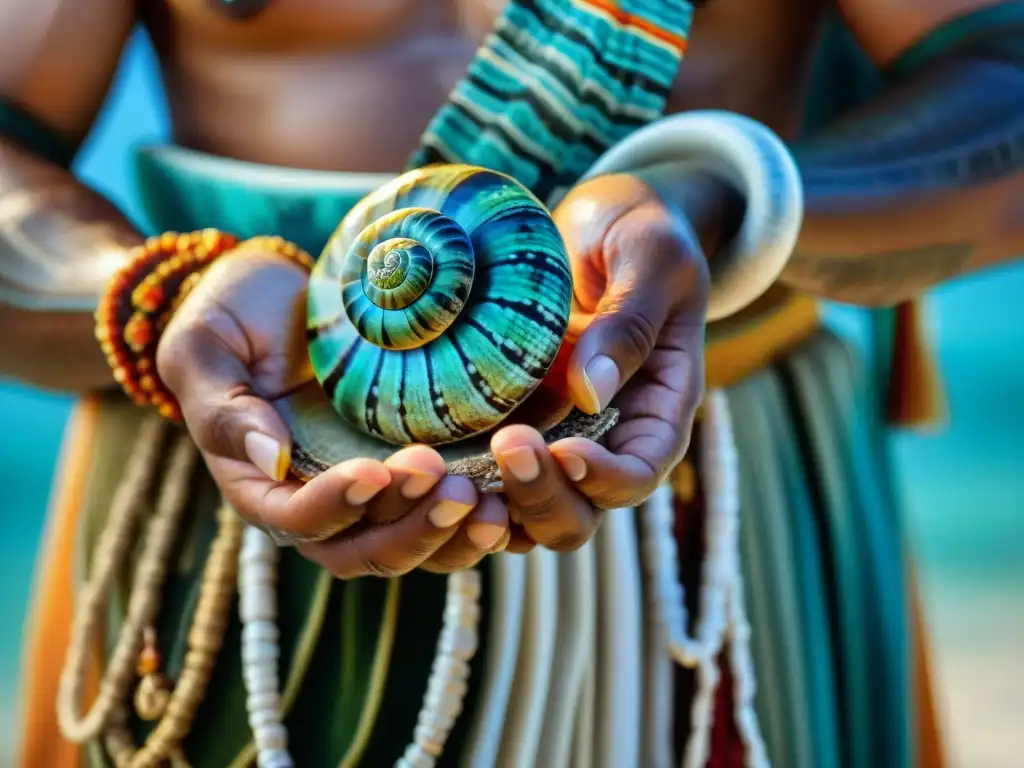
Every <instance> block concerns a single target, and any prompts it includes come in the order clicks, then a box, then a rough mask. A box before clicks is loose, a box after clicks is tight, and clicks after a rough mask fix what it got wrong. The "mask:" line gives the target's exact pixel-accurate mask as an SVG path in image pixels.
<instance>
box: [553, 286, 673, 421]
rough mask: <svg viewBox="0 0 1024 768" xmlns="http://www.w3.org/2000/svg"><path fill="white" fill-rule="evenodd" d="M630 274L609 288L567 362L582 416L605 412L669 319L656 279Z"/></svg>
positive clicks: (663, 297) (666, 300)
mask: <svg viewBox="0 0 1024 768" xmlns="http://www.w3.org/2000/svg"><path fill="white" fill-rule="evenodd" d="M624 271H625V270H624ZM629 274H630V276H629V277H628V278H627V279H626V280H613V281H612V282H611V283H610V284H609V285H608V287H607V289H606V291H605V294H604V296H603V298H602V299H601V302H600V303H599V304H598V307H597V311H596V313H595V315H594V317H593V319H592V320H591V321H590V323H589V324H588V326H587V328H586V330H585V331H584V332H583V334H582V335H581V336H580V339H579V341H578V342H577V344H576V349H575V350H574V352H573V356H572V359H571V360H570V362H569V374H568V379H569V389H570V391H571V392H572V398H573V402H574V403H575V404H576V406H577V407H578V408H579V409H580V410H581V411H583V412H585V413H591V414H597V413H600V412H601V411H603V410H604V409H605V408H607V407H608V403H610V402H611V400H612V398H613V397H614V396H615V394H616V393H617V392H618V391H619V389H621V388H622V386H623V385H624V384H625V383H626V382H627V381H629V379H630V378H631V377H632V376H633V374H634V373H636V372H637V370H638V369H639V368H640V366H641V365H643V363H644V361H645V360H646V359H647V358H648V357H649V356H650V354H651V352H653V351H654V346H655V344H656V342H657V340H658V336H659V334H660V333H661V329H662V327H663V326H664V325H665V321H666V320H667V318H668V314H669V310H670V302H669V299H668V297H667V296H666V291H665V290H664V289H663V288H660V287H658V283H657V280H656V279H655V277H654V276H653V275H649V276H648V275H645V274H644V273H643V272H638V271H629Z"/></svg>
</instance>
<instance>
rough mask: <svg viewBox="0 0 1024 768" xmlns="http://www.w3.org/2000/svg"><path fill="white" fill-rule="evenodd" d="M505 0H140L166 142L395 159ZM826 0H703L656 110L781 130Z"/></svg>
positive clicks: (793, 109)
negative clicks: (160, 82) (725, 113)
mask: <svg viewBox="0 0 1024 768" xmlns="http://www.w3.org/2000/svg"><path fill="white" fill-rule="evenodd" d="M504 2H505V0H269V2H268V3H267V5H266V7H265V9H264V10H263V11H262V12H260V13H259V14H257V15H256V16H254V17H252V18H249V19H246V20H239V19H233V18H232V17H231V16H230V15H229V14H228V13H226V12H225V11H224V10H221V9H220V8H218V7H217V4H216V3H214V2H211V0H152V4H151V5H150V6H148V7H146V12H147V20H148V22H149V24H148V25H149V27H150V30H151V34H152V36H153V38H154V42H155V44H156V48H157V51H158V55H159V57H160V60H161V64H162V68H163V72H164V78H165V82H166V86H167V93H168V98H169V103H170V108H171V119H172V124H173V130H174V134H175V138H176V140H177V141H178V142H180V143H182V144H184V145H186V146H190V147H192V148H195V149H199V150H202V151H206V152H211V153H213V154H218V155H222V156H227V157H234V158H238V159H244V160H250V161H254V162H261V163H267V164H273V165H286V166H291V167H298V168H322V169H332V170H349V171H375V172H391V171H395V170H398V169H400V168H401V167H402V166H403V165H404V164H405V161H406V160H407V158H408V156H409V154H410V153H411V151H412V150H413V149H414V148H415V147H416V144H417V140H418V138H419V136H420V134H421V132H422V131H423V129H424V127H425V126H426V124H427V122H428V121H429V119H430V118H431V117H432V116H433V114H434V113H435V112H436V110H437V109H438V107H439V106H440V105H441V104H442V103H443V102H444V100H445V97H446V96H447V95H448V93H449V92H450V90H451V88H452V87H453V85H454V84H455V83H456V82H457V81H458V80H459V79H460V78H461V77H462V75H463V74H464V73H465V71H466V67H467V65H468V64H469V62H470V60H471V58H472V56H473V54H474V52H475V50H476V49H477V47H478V45H479V44H480V41H481V40H482V39H483V37H484V36H485V35H486V33H487V32H488V30H489V29H490V28H491V26H492V24H493V22H494V20H495V18H496V16H497V15H498V14H499V13H500V12H501V8H502V6H503V5H504ZM823 5H824V0H711V1H710V2H709V3H708V4H707V6H706V7H705V8H702V9H699V10H698V11H697V12H696V14H695V18H694V22H693V29H692V33H691V40H690V47H689V50H688V53H687V56H686V59H685V61H684V63H683V66H682V67H681V69H680V72H679V74H678V77H677V80H676V84H675V87H674V89H673V92H672V94H671V97H670V101H669V105H668V111H669V112H677V111H682V110H689V109H711V108H714V109H727V110H731V111H734V112H740V113H743V114H747V115H749V116H751V117H754V118H756V119H758V120H760V121H762V122H764V123H765V124H767V125H769V126H770V127H772V128H773V129H775V130H776V131H777V132H779V133H780V134H781V135H783V136H786V137H790V136H792V135H793V133H794V131H795V130H796V127H797V125H798V121H799V113H800V102H801V100H802V91H803V88H804V85H805V80H806V72H807V69H808V64H809V60H810V56H811V53H812V49H813V45H814V39H815V34H816V30H817V27H818V22H819V20H820V11H821V9H822V7H823Z"/></svg>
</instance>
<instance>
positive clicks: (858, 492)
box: [728, 330, 911, 768]
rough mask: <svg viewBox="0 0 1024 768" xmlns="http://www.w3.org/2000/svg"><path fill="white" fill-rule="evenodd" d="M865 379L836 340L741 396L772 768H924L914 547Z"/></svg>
mask: <svg viewBox="0 0 1024 768" xmlns="http://www.w3.org/2000/svg"><path fill="white" fill-rule="evenodd" d="M866 381H867V380H866V377H865V372H864V369H863V367H862V364H861V363H860V361H859V358H858V356H857V355H856V354H855V353H854V352H853V351H852V350H851V349H850V348H849V347H848V346H847V345H846V344H844V343H843V342H842V341H840V340H839V339H838V337H836V336H835V335H833V334H832V333H830V332H828V331H824V330H823V331H820V332H819V333H818V334H817V335H816V336H815V337H813V338H812V339H810V340H809V341H808V342H806V343H805V344H803V345H802V346H801V347H799V348H798V349H797V350H795V351H794V352H793V353H792V354H791V355H789V356H787V357H786V358H785V359H783V360H781V361H779V362H778V363H777V364H776V365H775V366H773V367H772V368H770V369H768V370H766V371H763V372H761V373H759V374H757V375H755V376H753V377H751V378H749V379H747V380H746V381H744V382H742V383H740V384H738V385H736V386H735V387H733V388H731V389H730V390H729V392H728V395H729V401H730V405H731V408H732V411H733V421H734V429H735V434H736V443H737V448H738V451H739V458H740V484H741V527H740V531H741V562H742V573H743V576H744V582H745V590H746V596H747V603H748V605H749V611H750V624H751V628H752V635H751V653H752V656H753V660H754V664H755V670H756V674H757V676H758V684H757V693H756V700H755V706H756V709H757V712H758V717H759V720H760V722H761V727H762V732H763V734H764V737H765V740H766V743H767V746H768V750H769V756H770V758H771V761H772V764H773V765H780V766H781V765H784V766H787V768H790V767H792V768H798V767H799V766H807V768H818V766H855V767H857V768H860V767H863V768H874V766H881V765H884V766H905V765H910V764H911V747H910V723H911V708H910V702H909V699H908V696H909V691H908V683H909V678H908V659H909V646H908V642H909V639H908V634H907V615H908V613H907V612H908V606H907V604H906V598H905V596H906V585H905V582H904V576H903V567H904V562H903V553H902V546H901V543H902V538H901V534H900V531H899V527H898V524H897V518H896V514H895V509H894V507H893V505H892V503H891V495H890V494H888V493H886V492H885V489H886V487H887V486H886V480H887V478H886V477H885V476H884V475H880V474H879V472H878V471H876V469H877V467H876V466H875V457H874V455H873V448H874V445H875V443H874V434H875V432H874V431H873V430H872V428H871V425H870V421H869V420H868V419H867V418H866V416H865V409H864V402H863V401H864V396H865V395H866V394H867V392H869V391H870V390H868V389H867V388H866V387H865V386H864V385H865V383H866Z"/></svg>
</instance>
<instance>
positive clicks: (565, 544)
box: [545, 529, 591, 552]
mask: <svg viewBox="0 0 1024 768" xmlns="http://www.w3.org/2000/svg"><path fill="white" fill-rule="evenodd" d="M590 536H591V532H590V531H583V530H580V529H574V530H566V531H562V532H560V533H558V534H555V535H554V536H552V537H551V539H550V540H549V541H548V542H547V543H546V545H545V546H546V547H547V548H548V549H551V550H554V551H555V552H575V551H576V550H577V549H579V548H580V547H582V546H583V545H584V544H586V543H587V542H588V541H590Z"/></svg>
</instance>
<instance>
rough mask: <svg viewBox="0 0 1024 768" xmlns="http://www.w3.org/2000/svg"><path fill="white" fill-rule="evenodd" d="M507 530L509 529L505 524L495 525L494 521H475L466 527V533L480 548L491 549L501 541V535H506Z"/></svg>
mask: <svg viewBox="0 0 1024 768" xmlns="http://www.w3.org/2000/svg"><path fill="white" fill-rule="evenodd" d="M506 530H508V529H507V528H505V526H503V525H495V524H494V523H473V524H472V525H470V526H469V527H468V528H467V529H466V535H467V536H469V540H470V541H472V542H473V543H474V544H476V545H477V546H478V547H480V549H485V550H488V551H490V549H491V548H492V547H493V546H494V545H496V544H497V543H498V542H499V541H501V537H502V536H504V535H505V531H506Z"/></svg>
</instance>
